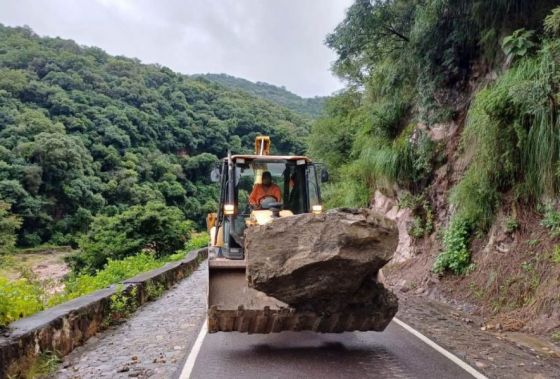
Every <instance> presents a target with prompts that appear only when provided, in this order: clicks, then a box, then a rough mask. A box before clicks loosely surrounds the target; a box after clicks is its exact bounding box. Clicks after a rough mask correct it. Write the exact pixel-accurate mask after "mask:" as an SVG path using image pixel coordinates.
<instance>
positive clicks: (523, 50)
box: [310, 0, 560, 333]
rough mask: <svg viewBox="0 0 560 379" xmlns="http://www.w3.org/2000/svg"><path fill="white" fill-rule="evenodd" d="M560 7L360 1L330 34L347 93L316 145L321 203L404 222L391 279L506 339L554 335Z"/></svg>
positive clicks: (559, 249) (542, 0)
mask: <svg viewBox="0 0 560 379" xmlns="http://www.w3.org/2000/svg"><path fill="white" fill-rule="evenodd" d="M559 5H560V2H559V1H558V0H426V1H414V0H386V1H370V0H355V1H354V3H353V5H352V6H351V7H350V8H349V9H348V11H347V14H346V18H345V19H344V21H343V22H341V23H340V24H339V25H338V26H337V27H336V29H335V30H334V31H333V32H332V33H331V34H329V35H328V36H327V39H326V42H327V45H328V46H329V47H330V48H332V49H333V50H334V51H335V52H336V53H337V55H338V58H337V60H336V61H335V63H334V65H333V68H334V71H335V73H336V74H338V75H339V76H340V77H342V78H344V79H346V80H347V82H348V83H349V85H348V87H347V88H346V90H345V91H343V92H342V93H340V94H339V95H337V96H335V97H334V98H332V99H330V100H329V101H328V102H327V105H326V110H325V113H324V116H323V117H321V118H320V119H319V120H318V121H317V122H316V123H315V124H314V125H313V128H312V132H311V137H310V153H311V154H312V155H313V156H315V157H317V158H320V159H322V160H323V161H326V162H327V163H328V164H329V165H330V167H331V173H332V178H333V179H334V183H333V185H331V186H330V187H329V188H327V191H324V193H325V194H326V198H327V201H328V203H329V205H330V206H367V205H371V206H374V207H378V209H379V210H380V211H382V212H387V204H394V206H395V208H394V209H393V211H392V214H391V215H390V216H391V217H395V214H397V212H395V209H396V210H397V211H398V212H399V216H397V217H396V218H397V222H398V223H399V225H400V228H399V229H401V230H404V231H406V232H404V233H402V234H401V242H403V245H404V246H405V247H404V248H403V251H402V252H401V254H402V255H400V256H399V257H398V259H399V260H402V261H404V260H406V261H407V263H406V264H405V265H402V266H401V267H397V268H395V270H394V277H393V278H394V279H395V282H393V283H397V282H399V281H401V280H404V279H403V278H406V280H404V281H405V282H406V283H410V286H411V287H408V288H414V287H412V285H414V286H424V287H425V288H426V287H435V288H433V291H432V288H430V290H429V292H430V293H437V294H440V293H445V294H446V296H448V297H449V298H452V299H453V300H456V299H459V301H458V302H459V303H463V302H464V301H469V302H471V303H474V304H476V305H477V306H478V309H481V310H482V314H483V316H484V318H488V317H495V319H494V320H501V321H499V322H502V321H503V320H512V319H515V320H516V322H517V323H518V324H516V325H517V326H515V327H514V328H515V329H512V330H519V329H521V328H526V329H525V330H539V331H541V332H546V333H550V332H551V331H552V330H556V331H558V330H559V329H558V323H557V320H558V318H557V317H556V316H555V315H558V314H559V312H560V301H559V299H558V296H557V294H558V286H559V284H560V283H559V281H558V278H560V265H559V263H560V238H559V237H560V202H559V201H558V198H559V197H558V196H559V195H560V170H559V167H560V139H559V135H560V121H559V120H560V112H559V110H560V106H559V102H560V7H559ZM388 208H390V207H388ZM401 210H402V212H401ZM446 274H448V275H446ZM449 274H450V275H449ZM453 275H456V277H455V278H453V279H451V278H450V276H453ZM407 285H408V284H407ZM426 292H428V290H426ZM437 296H438V297H439V296H440V295H437ZM473 309H474V308H473ZM487 312H490V314H488V313H487ZM537 320H538V321H537ZM502 325H503V324H502ZM554 328H556V329H554Z"/></svg>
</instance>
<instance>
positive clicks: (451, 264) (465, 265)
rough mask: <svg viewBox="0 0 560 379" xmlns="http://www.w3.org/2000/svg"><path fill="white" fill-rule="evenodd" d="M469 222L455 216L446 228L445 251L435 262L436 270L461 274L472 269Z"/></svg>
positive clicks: (444, 237)
mask: <svg viewBox="0 0 560 379" xmlns="http://www.w3.org/2000/svg"><path fill="white" fill-rule="evenodd" d="M470 232H471V230H470V227H469V224H468V222H466V221H465V220H462V219H458V218H455V219H454V220H453V221H452V222H451V224H450V225H449V227H448V228H447V229H446V230H445V234H444V236H443V251H442V252H441V253H440V254H439V255H438V257H437V258H436V261H435V263H434V268H433V270H434V272H436V273H443V272H445V271H446V270H449V271H451V272H453V273H454V274H456V275H461V274H464V273H466V272H467V271H469V270H470V269H472V264H471V254H470V252H469V248H468V239H469V235H470Z"/></svg>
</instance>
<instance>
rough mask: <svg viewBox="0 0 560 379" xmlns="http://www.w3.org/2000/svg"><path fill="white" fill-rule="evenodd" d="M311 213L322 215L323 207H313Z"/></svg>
mask: <svg viewBox="0 0 560 379" xmlns="http://www.w3.org/2000/svg"><path fill="white" fill-rule="evenodd" d="M311 211H312V212H313V214H316V215H318V214H321V213H323V206H322V205H313V206H312V207H311Z"/></svg>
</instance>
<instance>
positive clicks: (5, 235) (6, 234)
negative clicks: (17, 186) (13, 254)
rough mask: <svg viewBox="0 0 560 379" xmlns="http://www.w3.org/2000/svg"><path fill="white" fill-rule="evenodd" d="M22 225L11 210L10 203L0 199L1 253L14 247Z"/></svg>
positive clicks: (7, 251)
mask: <svg viewBox="0 0 560 379" xmlns="http://www.w3.org/2000/svg"><path fill="white" fill-rule="evenodd" d="M20 225H21V221H20V219H19V218H18V217H17V216H14V215H13V214H12V213H11V212H10V205H9V204H8V203H4V202H1V201H0V254H4V253H9V252H10V251H11V250H12V249H13V248H14V245H15V243H16V239H17V234H16V233H17V230H18V229H19V227H20Z"/></svg>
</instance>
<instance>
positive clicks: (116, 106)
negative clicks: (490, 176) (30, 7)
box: [0, 25, 309, 263]
mask: <svg viewBox="0 0 560 379" xmlns="http://www.w3.org/2000/svg"><path fill="white" fill-rule="evenodd" d="M308 128H309V126H308V122H307V121H306V120H304V118H302V117H301V116H300V115H297V114H295V113H294V112H292V111H290V110H288V109H286V108H284V107H280V106H278V105H276V104H274V103H272V102H269V101H266V100H263V99H260V98H257V97H254V96H251V95H249V94H246V93H243V92H240V91H232V90H231V89H228V88H226V87H224V86H222V85H219V84H217V83H212V82H209V81H208V80H205V79H196V78H191V77H187V76H184V75H180V74H177V73H174V72H172V71H171V70H170V69H168V68H165V67H161V66H157V65H145V64H141V63H140V62H139V61H138V60H135V59H129V58H124V57H114V56H110V55H108V54H106V53H105V52H104V51H102V50H101V49H99V48H96V47H82V46H79V45H77V44H76V43H74V42H73V41H71V40H64V39H60V38H40V37H38V36H37V35H35V34H34V33H33V31H31V30H30V29H29V28H27V27H25V28H10V27H5V26H1V25H0V210H1V212H0V217H2V219H1V220H0V229H1V232H2V233H4V234H6V233H10V231H11V232H13V231H14V230H17V236H16V237H17V244H18V245H19V246H33V245H37V244H39V243H42V242H52V243H56V244H67V243H74V242H75V241H76V239H77V238H78V236H79V235H80V234H81V233H86V232H87V231H88V229H89V226H90V224H91V223H92V221H93V220H94V219H95V218H96V217H98V218H99V217H101V219H100V220H99V221H98V223H97V224H98V225H102V224H107V223H108V220H107V219H103V218H102V217H117V216H119V215H123V216H122V217H121V221H122V224H123V225H124V224H126V223H127V221H126V220H127V219H126V217H134V219H135V220H139V219H141V217H142V214H144V213H142V209H143V208H142V207H145V206H146V207H147V208H146V209H148V211H149V212H148V213H150V212H151V214H152V215H157V216H161V215H166V214H169V215H170V216H169V217H170V219H173V220H177V219H189V220H193V221H194V222H196V223H197V224H199V225H202V224H203V220H204V216H205V214H206V213H207V212H208V211H211V210H213V209H215V206H216V203H215V200H214V199H215V198H216V188H215V186H214V185H212V184H210V183H209V180H208V170H209V168H210V166H212V165H213V164H214V163H215V162H216V160H217V157H221V156H224V155H225V154H226V152H227V150H228V149H231V150H232V151H233V152H237V153H240V152H250V151H252V149H253V147H252V146H253V144H254V137H255V136H256V135H259V134H267V135H270V136H271V138H272V140H273V149H274V150H276V151H281V152H284V153H303V151H304V149H305V146H304V139H305V136H306V135H307V133H308ZM154 204H155V205H154ZM148 205H149V206H148ZM133 206H134V207H136V208H134V210H132V211H129V212H128V213H126V212H127V210H129V208H131V207H133ZM139 207H140V208H139ZM166 212H167V213H166ZM177 212H178V213H177ZM127 215H128V216H127ZM131 215H135V216H131ZM119 217H120V216H119ZM150 220H152V219H150V218H148V219H147V220H146V224H145V225H140V227H143V228H146V230H150V231H152V232H153V231H154V230H155V229H157V228H158V227H163V226H161V225H160V224H157V225H156V224H150V222H152V221H153V220H152V221H150ZM113 221H114V220H113ZM158 222H159V221H158ZM158 225H159V226H158ZM2 233H0V234H2ZM114 237H115V238H117V237H119V236H114ZM2 238H3V240H6V241H10V238H4V237H2ZM109 242H110V241H109ZM141 248H142V246H141V245H139V246H137V250H138V249H141ZM2 249H6V246H2ZM2 249H0V250H2ZM101 263H103V262H101Z"/></svg>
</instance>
